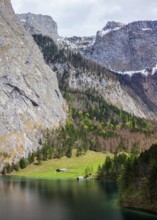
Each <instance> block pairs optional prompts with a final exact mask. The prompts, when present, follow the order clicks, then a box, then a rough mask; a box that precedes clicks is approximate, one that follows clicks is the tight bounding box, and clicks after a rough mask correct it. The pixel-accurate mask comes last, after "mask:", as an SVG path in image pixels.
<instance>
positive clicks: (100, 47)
mask: <svg viewBox="0 0 157 220" xmlns="http://www.w3.org/2000/svg"><path fill="white" fill-rule="evenodd" d="M156 44H157V21H137V22H133V23H130V24H128V25H124V24H121V23H116V22H108V23H107V25H106V26H105V27H104V28H103V29H102V31H98V32H97V34H96V38H95V43H94V44H93V45H92V46H91V47H89V48H87V50H86V51H85V55H86V56H88V57H90V58H91V59H93V60H95V61H97V62H98V63H100V64H101V65H102V66H104V67H106V68H107V69H110V70H113V71H114V72H120V73H125V72H127V73H128V74H129V72H132V73H133V72H141V71H142V72H143V71H144V70H145V69H147V68H148V69H149V71H148V72H150V71H152V74H154V72H155V69H153V68H155V67H156V64H157V49H156ZM146 73H147V71H146Z"/></svg>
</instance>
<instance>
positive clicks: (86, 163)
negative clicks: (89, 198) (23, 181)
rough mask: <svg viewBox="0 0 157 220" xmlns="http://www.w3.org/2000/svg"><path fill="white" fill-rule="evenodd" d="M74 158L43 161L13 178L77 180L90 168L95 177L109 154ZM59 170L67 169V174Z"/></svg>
mask: <svg viewBox="0 0 157 220" xmlns="http://www.w3.org/2000/svg"><path fill="white" fill-rule="evenodd" d="M75 154H76V152H75V151H73V156H72V158H67V157H65V156H64V157H62V158H61V159H51V160H47V161H43V162H42V164H41V165H35V164H31V165H29V166H28V167H26V168H25V169H21V170H20V171H18V172H14V173H12V175H13V176H19V177H29V178H53V179H75V178H77V177H78V176H84V175H85V170H86V169H88V168H90V169H91V170H92V173H93V175H94V174H96V172H97V168H98V166H99V165H102V164H103V163H104V161H105V157H106V155H107V154H104V153H100V152H94V151H87V152H86V154H85V155H82V156H80V157H76V156H75ZM58 168H66V169H67V172H64V173H62V172H56V169H58Z"/></svg>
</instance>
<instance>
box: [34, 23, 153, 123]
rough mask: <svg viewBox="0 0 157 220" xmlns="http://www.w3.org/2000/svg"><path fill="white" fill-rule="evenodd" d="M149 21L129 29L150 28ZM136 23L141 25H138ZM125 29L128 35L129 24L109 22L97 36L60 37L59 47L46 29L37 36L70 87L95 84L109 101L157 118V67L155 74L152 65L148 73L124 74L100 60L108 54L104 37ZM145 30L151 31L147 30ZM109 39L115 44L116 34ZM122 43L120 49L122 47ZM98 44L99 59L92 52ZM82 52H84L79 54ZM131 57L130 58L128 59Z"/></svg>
mask: <svg viewBox="0 0 157 220" xmlns="http://www.w3.org/2000/svg"><path fill="white" fill-rule="evenodd" d="M147 23H148V24H149V22H136V23H135V24H136V25H135V24H132V25H131V24H130V26H129V30H130V32H132V31H133V29H137V27H138V26H141V27H142V29H144V27H145V29H146V24H147ZM152 23H153V22H152ZM148 24H147V26H148ZM132 26H133V27H132ZM134 26H137V27H136V28H135V27H134ZM150 26H151V27H152V28H153V27H154V26H155V24H154V23H153V24H152V25H150V24H149V27H150ZM121 29H122V30H123V29H125V30H123V35H128V30H127V25H124V24H121V23H117V22H109V23H108V24H107V25H106V26H105V28H104V29H103V31H101V34H100V33H99V32H98V33H97V35H96V38H94V37H71V38H59V39H58V41H57V43H58V45H59V48H60V49H57V48H55V47H57V46H55V44H54V42H52V40H51V39H52V38H47V37H46V36H45V34H44V32H43V33H42V34H40V35H38V34H36V35H33V36H34V37H35V41H36V42H37V44H38V45H39V47H40V49H41V50H42V52H43V54H44V58H45V59H46V62H47V63H48V64H49V66H50V67H51V68H52V69H53V70H55V71H56V72H57V75H58V79H59V83H63V82H64V83H66V84H67V86H68V87H69V88H71V89H77V90H79V91H84V90H87V89H90V88H92V89H93V88H94V89H95V90H96V91H97V92H98V93H99V94H101V95H102V96H103V98H104V99H105V100H106V101H107V102H108V103H110V104H112V105H115V106H117V107H118V108H120V109H122V110H124V111H127V112H129V113H131V114H134V115H136V116H138V117H143V118H147V119H151V120H154V119H156V118H157V103H156V100H157V99H156V77H157V75H156V73H155V68H154V69H153V74H152V73H150V72H151V69H150V68H149V69H148V68H147V70H146V73H145V74H141V73H140V72H138V71H137V72H134V73H136V74H133V71H132V72H131V73H132V74H125V73H124V74H122V72H121V74H118V73H117V72H114V71H112V70H109V69H108V68H106V67H104V65H103V64H102V63H101V62H100V61H101V57H103V56H104V47H103V44H102V43H101V42H103V39H104V38H103V37H106V36H108V35H109V36H110V34H111V33H112V35H113V38H114V34H115V33H117V32H118V31H121ZM125 32H126V33H125ZM145 32H146V33H147V31H145ZM117 35H118V34H117ZM145 38H146V37H145ZM99 39H100V41H99ZM108 39H109V40H108V41H107V40H105V44H106V45H109V44H110V43H111V44H112V38H110V37H108ZM115 39H116V37H115ZM146 39H147V38H146ZM135 40H136V39H135ZM110 41H111V42H110ZM119 41H120V39H119ZM137 41H138V40H137ZM115 43H117V44H118V45H119V44H120V45H123V43H122V42H118V41H117V40H115ZM150 44H151V42H150ZM118 45H117V50H118V48H119V47H118ZM96 46H97V47H98V49H99V54H100V56H101V57H100V56H99V57H97V58H98V59H95V58H94V56H93V55H92V53H91V51H92V49H93V48H95V47H96ZM115 47H116V45H115ZM128 47H129V45H128ZM120 48H121V47H120ZM124 49H125V48H124ZM137 51H138V49H137ZM110 52H112V51H111V50H110V47H108V50H107V53H110ZM145 52H146V51H145ZM79 53H81V54H80V55H79ZM146 53H147V52H146ZM118 54H119V53H118V52H117V54H116V57H117V58H116V57H115V58H114V59H115V60H118V59H121V56H120V55H118ZM112 55H113V56H114V53H113V54H112ZM110 57H111V55H109V56H108V57H106V60H105V62H109V61H107V60H110ZM128 59H129V58H128ZM128 59H126V60H127V62H128ZM119 70H120V69H119ZM143 72H144V71H143ZM128 103H129V105H128Z"/></svg>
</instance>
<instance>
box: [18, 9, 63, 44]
mask: <svg viewBox="0 0 157 220" xmlns="http://www.w3.org/2000/svg"><path fill="white" fill-rule="evenodd" d="M17 16H18V17H19V19H20V21H21V22H22V23H23V25H24V27H25V28H26V30H27V31H29V32H30V33H31V34H32V35H34V34H42V35H44V36H49V37H51V38H52V39H53V40H54V41H57V39H59V35H58V29H57V23H56V22H55V21H54V20H53V19H52V17H50V16H48V15H41V14H39V15H36V14H32V13H26V14H18V15H17Z"/></svg>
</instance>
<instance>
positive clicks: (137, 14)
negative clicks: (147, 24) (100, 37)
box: [11, 0, 157, 36]
mask: <svg viewBox="0 0 157 220" xmlns="http://www.w3.org/2000/svg"><path fill="white" fill-rule="evenodd" d="M11 1H12V4H13V8H14V10H15V12H16V13H26V12H32V13H35V14H44V15H50V16H51V17H52V18H53V19H54V20H55V21H56V22H57V24H58V31H59V34H60V36H74V35H76V36H90V35H95V33H96V31H97V30H101V29H102V28H103V27H104V26H105V24H106V23H107V21H120V22H123V23H128V22H131V21H136V20H157V0H11Z"/></svg>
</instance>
